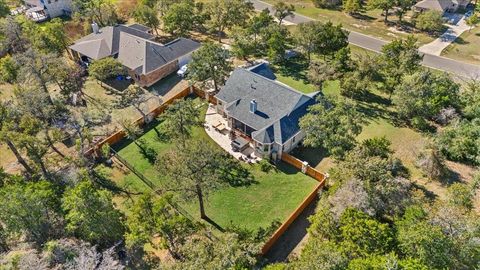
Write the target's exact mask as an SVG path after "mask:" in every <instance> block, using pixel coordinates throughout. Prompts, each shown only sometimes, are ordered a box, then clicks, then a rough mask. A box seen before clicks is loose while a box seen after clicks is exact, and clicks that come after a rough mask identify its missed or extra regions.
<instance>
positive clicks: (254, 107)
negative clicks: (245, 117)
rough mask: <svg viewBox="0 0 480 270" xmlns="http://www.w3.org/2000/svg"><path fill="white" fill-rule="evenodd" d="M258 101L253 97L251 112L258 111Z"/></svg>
mask: <svg viewBox="0 0 480 270" xmlns="http://www.w3.org/2000/svg"><path fill="white" fill-rule="evenodd" d="M257 106H258V105H257V101H255V99H252V101H250V112H251V113H256V112H257Z"/></svg>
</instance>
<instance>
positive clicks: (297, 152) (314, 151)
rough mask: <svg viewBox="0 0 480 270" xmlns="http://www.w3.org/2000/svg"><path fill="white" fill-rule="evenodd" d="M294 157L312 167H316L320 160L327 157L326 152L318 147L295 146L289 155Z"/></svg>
mask: <svg viewBox="0 0 480 270" xmlns="http://www.w3.org/2000/svg"><path fill="white" fill-rule="evenodd" d="M291 154H292V155H293V156H294V157H296V158H298V159H300V160H302V161H306V162H308V164H309V165H310V166H312V167H317V166H318V164H320V162H322V160H324V159H325V158H327V157H329V154H328V151H327V150H325V149H323V148H320V147H315V148H313V147H306V146H303V145H299V146H297V147H296V148H295V149H294V150H293V151H292V153H291Z"/></svg>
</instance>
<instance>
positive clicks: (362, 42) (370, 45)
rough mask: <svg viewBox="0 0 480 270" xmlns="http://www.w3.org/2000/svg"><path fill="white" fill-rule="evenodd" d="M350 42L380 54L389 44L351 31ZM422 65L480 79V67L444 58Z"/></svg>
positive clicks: (258, 4) (259, 5)
mask: <svg viewBox="0 0 480 270" xmlns="http://www.w3.org/2000/svg"><path fill="white" fill-rule="evenodd" d="M250 2H252V3H253V5H254V7H255V9H257V10H263V9H265V8H268V9H270V10H272V5H270V4H267V3H265V2H262V1H260V0H250ZM285 20H286V21H288V22H291V23H294V24H299V23H304V22H309V21H312V20H314V19H312V18H309V17H306V16H303V15H300V14H295V16H293V17H287V18H285ZM348 42H350V43H351V44H353V45H356V46H359V47H362V48H364V49H367V50H371V51H375V52H380V50H381V48H382V46H383V45H385V44H386V43H387V41H384V40H381V39H378V38H374V37H371V36H367V35H364V34H361V33H358V32H354V31H350V35H349V36H348ZM422 64H423V65H424V66H427V67H430V68H434V69H438V70H444V71H447V72H451V73H454V74H456V75H459V76H463V77H468V78H477V79H479V78H480V66H478V65H472V64H467V63H463V62H459V61H456V60H452V59H449V58H445V57H442V56H436V55H431V54H424V57H423V63H422Z"/></svg>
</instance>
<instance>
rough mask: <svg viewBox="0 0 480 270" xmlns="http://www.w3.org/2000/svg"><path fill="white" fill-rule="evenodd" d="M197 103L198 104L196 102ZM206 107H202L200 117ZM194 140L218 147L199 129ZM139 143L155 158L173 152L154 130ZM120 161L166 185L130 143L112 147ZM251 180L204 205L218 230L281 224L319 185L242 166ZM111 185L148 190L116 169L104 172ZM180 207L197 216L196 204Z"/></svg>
mask: <svg viewBox="0 0 480 270" xmlns="http://www.w3.org/2000/svg"><path fill="white" fill-rule="evenodd" d="M196 102H199V104H200V100H199V99H196ZM205 112H206V106H205V105H203V106H202V112H201V113H202V115H204V114H205ZM193 137H194V138H196V139H199V140H203V141H204V142H205V143H208V144H211V146H212V147H219V146H218V145H216V144H215V142H213V141H212V140H211V138H210V137H209V136H208V135H207V133H206V132H205V130H204V129H203V128H201V127H199V128H195V129H194V130H193ZM140 139H142V140H144V141H145V142H147V145H148V146H149V147H151V148H153V149H155V151H156V152H157V153H158V154H160V155H161V154H162V153H165V152H166V151H168V150H170V149H173V147H174V146H173V145H172V144H169V143H165V142H160V141H159V140H158V139H157V135H156V133H155V131H154V130H149V131H148V132H146V133H145V134H144V135H143V136H142V137H141V138H140ZM114 148H116V149H117V150H118V153H119V155H120V156H121V157H123V158H124V159H126V160H127V161H128V162H129V163H130V164H131V165H132V166H134V167H135V169H137V170H138V171H139V172H141V173H142V174H143V175H145V177H147V178H148V179H149V180H150V181H152V182H153V183H154V184H155V185H156V186H158V187H161V186H162V185H164V184H165V182H164V181H165V180H162V177H161V175H159V174H158V172H157V171H156V170H155V168H154V164H152V163H150V162H149V161H148V160H147V159H146V158H145V157H144V156H143V155H142V154H141V152H140V149H139V148H138V146H136V145H135V144H134V143H132V142H125V143H124V144H123V145H117V146H114ZM243 166H245V167H246V168H248V170H249V171H250V173H251V174H252V175H253V176H254V180H255V183H253V184H251V185H249V186H242V187H230V186H226V187H225V188H222V189H220V190H216V191H214V192H213V193H212V194H211V195H210V196H209V197H207V201H206V206H205V208H206V212H207V214H208V216H209V217H210V218H211V219H212V220H213V221H214V222H215V223H217V224H219V225H220V226H221V227H228V226H231V225H235V226H238V227H242V228H245V229H249V230H257V229H259V228H261V227H267V226H269V225H270V224H271V223H272V222H273V221H277V220H278V221H284V220H285V219H286V218H287V217H288V216H289V215H290V214H291V213H292V212H293V211H294V210H295V209H296V207H298V205H299V204H300V203H301V202H302V201H303V200H304V198H305V197H306V196H307V195H308V194H309V193H310V192H312V190H313V188H314V187H315V185H317V184H318V182H317V181H315V180H314V179H312V178H310V177H308V176H306V175H304V174H302V173H301V172H300V171H299V170H297V169H295V168H293V167H291V166H289V165H287V164H283V163H280V164H279V166H278V167H277V170H272V171H270V172H269V173H265V172H262V171H261V170H260V168H259V165H247V164H243ZM106 170H107V172H109V173H110V176H111V177H112V178H113V179H114V181H115V182H116V183H117V184H119V185H120V186H122V187H124V188H128V189H129V190H132V191H140V192H145V191H149V188H148V187H147V186H146V185H145V184H144V183H143V182H142V181H141V180H140V179H139V178H138V177H137V176H136V175H135V174H133V173H127V174H125V173H122V172H121V171H119V170H118V169H113V170H112V169H106ZM180 204H181V206H182V207H184V208H185V209H187V211H188V212H189V213H190V214H191V215H192V216H194V217H198V216H199V211H198V204H197V201H196V200H192V201H189V202H180Z"/></svg>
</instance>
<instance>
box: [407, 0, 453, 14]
mask: <svg viewBox="0 0 480 270" xmlns="http://www.w3.org/2000/svg"><path fill="white" fill-rule="evenodd" d="M452 5H453V1H452V0H423V1H420V2H418V3H416V4H415V7H417V8H422V9H427V10H436V11H440V12H442V13H443V12H445V11H446V10H447V9H448V8H449V7H452Z"/></svg>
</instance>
